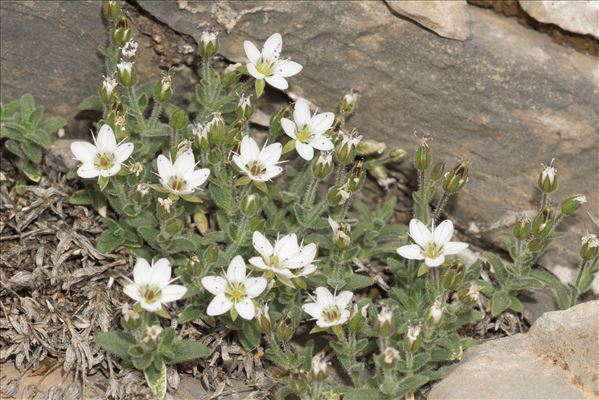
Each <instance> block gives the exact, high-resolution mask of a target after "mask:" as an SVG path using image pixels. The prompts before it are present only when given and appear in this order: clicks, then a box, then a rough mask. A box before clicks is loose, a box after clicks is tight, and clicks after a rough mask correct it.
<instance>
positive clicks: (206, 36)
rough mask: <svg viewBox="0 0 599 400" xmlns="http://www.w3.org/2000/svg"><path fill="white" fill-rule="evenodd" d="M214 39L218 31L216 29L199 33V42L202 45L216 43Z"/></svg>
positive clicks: (216, 37)
mask: <svg viewBox="0 0 599 400" xmlns="http://www.w3.org/2000/svg"><path fill="white" fill-rule="evenodd" d="M216 39H218V33H217V32H216V31H213V30H211V29H208V30H205V31H203V32H202V34H201V35H200V42H201V43H202V44H203V45H204V46H208V45H210V44H211V45H213V46H215V45H216Z"/></svg>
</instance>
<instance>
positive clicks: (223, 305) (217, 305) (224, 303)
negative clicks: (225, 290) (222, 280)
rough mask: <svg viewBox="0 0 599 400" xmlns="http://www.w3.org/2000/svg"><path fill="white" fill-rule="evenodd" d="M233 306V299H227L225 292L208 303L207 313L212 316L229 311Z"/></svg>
mask: <svg viewBox="0 0 599 400" xmlns="http://www.w3.org/2000/svg"><path fill="white" fill-rule="evenodd" d="M231 307H233V303H232V302H231V300H229V299H227V298H226V297H225V295H224V294H219V295H217V296H215V297H214V298H213V299H212V301H211V302H210V304H208V309H207V310H206V314H208V315H210V316H215V315H221V314H224V313H226V312H227V311H229V310H230V309H231Z"/></svg>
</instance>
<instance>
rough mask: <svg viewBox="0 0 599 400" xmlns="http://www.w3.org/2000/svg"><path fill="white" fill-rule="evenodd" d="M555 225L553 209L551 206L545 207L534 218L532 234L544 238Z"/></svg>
mask: <svg viewBox="0 0 599 400" xmlns="http://www.w3.org/2000/svg"><path fill="white" fill-rule="evenodd" d="M552 227H553V211H552V210H551V209H550V208H545V209H543V210H542V211H541V212H540V213H538V214H537V216H536V217H535V218H534V219H533V220H532V234H533V236H535V237H537V238H541V239H544V238H546V237H547V235H549V232H551V228H552Z"/></svg>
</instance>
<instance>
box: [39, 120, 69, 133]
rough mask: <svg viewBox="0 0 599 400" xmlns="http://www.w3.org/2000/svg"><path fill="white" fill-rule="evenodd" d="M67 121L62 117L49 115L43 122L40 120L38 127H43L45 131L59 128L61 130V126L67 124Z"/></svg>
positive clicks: (48, 131) (52, 131)
mask: <svg viewBox="0 0 599 400" xmlns="http://www.w3.org/2000/svg"><path fill="white" fill-rule="evenodd" d="M65 124H66V121H65V120H64V118H61V117H49V118H46V119H44V120H43V121H42V122H40V124H39V125H38V126H37V127H38V129H41V130H42V131H45V132H46V133H54V132H56V131H57V130H59V129H60V128H62V127H63V126H65Z"/></svg>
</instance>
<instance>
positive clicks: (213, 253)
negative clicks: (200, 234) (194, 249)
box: [202, 245, 218, 263]
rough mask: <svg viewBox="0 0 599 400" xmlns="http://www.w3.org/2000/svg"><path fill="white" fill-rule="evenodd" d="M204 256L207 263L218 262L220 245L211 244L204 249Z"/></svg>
mask: <svg viewBox="0 0 599 400" xmlns="http://www.w3.org/2000/svg"><path fill="white" fill-rule="evenodd" d="M202 257H203V258H204V261H206V262H207V263H213V262H216V260H218V246H216V245H212V246H209V247H208V248H207V249H206V250H204V253H203V254H202Z"/></svg>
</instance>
